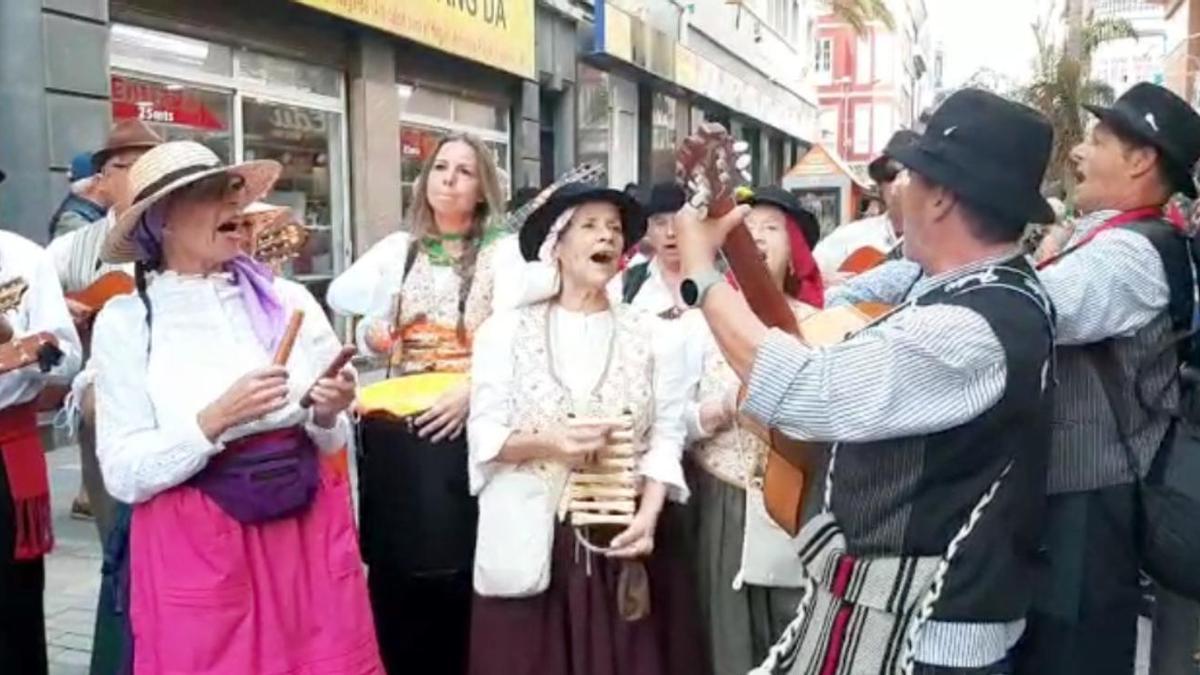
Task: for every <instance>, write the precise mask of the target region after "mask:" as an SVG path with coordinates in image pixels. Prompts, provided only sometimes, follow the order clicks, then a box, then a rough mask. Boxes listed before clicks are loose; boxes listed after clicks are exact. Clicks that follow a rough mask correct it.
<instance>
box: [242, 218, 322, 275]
mask: <svg viewBox="0 0 1200 675" xmlns="http://www.w3.org/2000/svg"><path fill="white" fill-rule="evenodd" d="M309 236H310V233H309V231H308V228H307V227H305V226H303V225H301V224H300V223H297V222H291V221H286V220H285V221H282V222H280V223H279V224H278V225H273V226H271V227H268V228H266V229H264V230H263V231H262V232H260V233H259V234H258V239H257V241H256V242H255V248H254V258H255V259H256V260H258V261H259V262H261V263H263V264H264V265H267V266H269V267H277V266H279V265H282V264H283V263H285V262H287V261H288V260H291V259H292V258H295V257H296V256H298V255H300V252H301V251H303V250H304V246H305V245H306V244H308V239H309Z"/></svg>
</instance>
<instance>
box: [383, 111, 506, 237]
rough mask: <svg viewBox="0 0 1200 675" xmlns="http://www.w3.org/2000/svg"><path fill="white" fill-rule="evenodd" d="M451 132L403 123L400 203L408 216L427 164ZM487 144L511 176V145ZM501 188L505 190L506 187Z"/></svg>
mask: <svg viewBox="0 0 1200 675" xmlns="http://www.w3.org/2000/svg"><path fill="white" fill-rule="evenodd" d="M448 133H450V132H449V131H447V130H446V129H435V128H432V127H423V126H419V125H414V124H411V123H402V126H401V127H400V199H401V202H400V203H401V204H402V205H403V206H404V209H405V213H406V215H407V211H408V209H409V208H410V206H411V205H412V195H413V185H414V184H415V183H416V182H417V178H418V177H419V176H420V175H421V169H422V168H423V167H424V166H425V161H426V160H428V159H429V157H430V155H432V154H433V152H434V150H435V149H436V148H437V144H438V141H440V140H441V139H442V137H443V136H445V135H447V134H448ZM484 144H485V145H487V146H488V148H490V149H491V151H492V156H493V158H494V159H495V160H496V166H497V167H499V168H500V170H501V171H504V172H505V173H507V172H508V166H509V157H508V143H504V142H499V141H490V140H484ZM501 188H502V189H503V188H504V186H501Z"/></svg>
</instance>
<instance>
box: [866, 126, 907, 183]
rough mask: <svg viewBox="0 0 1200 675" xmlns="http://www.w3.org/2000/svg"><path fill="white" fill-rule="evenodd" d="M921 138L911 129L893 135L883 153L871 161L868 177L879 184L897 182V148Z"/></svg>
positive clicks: (868, 166)
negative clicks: (895, 167)
mask: <svg viewBox="0 0 1200 675" xmlns="http://www.w3.org/2000/svg"><path fill="white" fill-rule="evenodd" d="M918 138H920V134H918V133H917V132H915V131H911V130H909V129H901V130H899V131H897V132H896V133H894V134H892V137H891V138H890V139H888V142H887V145H886V146H884V148H883V153H881V154H880V155H879V156H878V157H876V158H875V159H873V160H871V163H870V164H868V165H867V175H868V176H870V177H871V180H873V181H875V182H876V183H877V184H882V183H890V182H892V181H894V180H896V174H897V173H898V172H897V171H896V170H895V169H894V168H892V167H894V166H895V164H896V158H895V152H896V149H897V148H901V147H904V146H906V145H908V144H909V143H912V142H914V141H916V140H917V139H918Z"/></svg>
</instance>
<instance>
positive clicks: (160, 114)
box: [111, 75, 233, 162]
mask: <svg viewBox="0 0 1200 675" xmlns="http://www.w3.org/2000/svg"><path fill="white" fill-rule="evenodd" d="M111 82H112V112H113V118H114V119H118V120H123V119H140V120H142V121H143V122H146V123H148V124H149V125H150V126H151V127H153V128H154V130H155V131H157V132H158V133H159V135H161V136H162V137H163V138H165V139H167V140H168V141H198V142H200V143H203V144H204V145H206V146H208V147H209V148H210V149H211V150H212V151H213V152H215V153H217V156H218V157H220V158H221V159H222V160H223V161H226V162H229V161H232V159H233V144H232V138H233V136H232V131H231V130H232V126H231V124H230V119H231V118H232V114H231V110H232V108H233V95H232V94H231V93H227V92H220V91H213V90H209V89H204V88H200V87H193V86H186V85H182V84H177V83H174V82H166V81H151V80H143V79H140V78H134V77H127V76H124V75H113V76H112V78H111Z"/></svg>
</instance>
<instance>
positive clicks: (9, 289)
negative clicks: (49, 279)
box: [0, 277, 29, 314]
mask: <svg viewBox="0 0 1200 675" xmlns="http://www.w3.org/2000/svg"><path fill="white" fill-rule="evenodd" d="M28 290H29V282H27V281H25V280H24V279H22V278H21V277H16V278H14V279H9V280H8V281H6V282H4V283H2V284H0V314H3V313H4V312H11V311H12V310H14V309H16V308H17V307H20V306H21V298H23V297H25V291H28Z"/></svg>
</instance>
